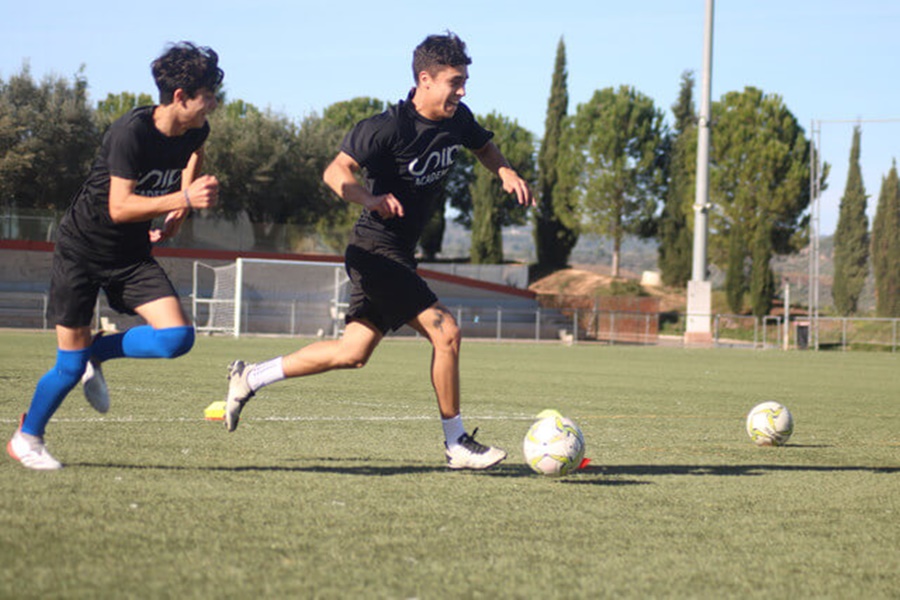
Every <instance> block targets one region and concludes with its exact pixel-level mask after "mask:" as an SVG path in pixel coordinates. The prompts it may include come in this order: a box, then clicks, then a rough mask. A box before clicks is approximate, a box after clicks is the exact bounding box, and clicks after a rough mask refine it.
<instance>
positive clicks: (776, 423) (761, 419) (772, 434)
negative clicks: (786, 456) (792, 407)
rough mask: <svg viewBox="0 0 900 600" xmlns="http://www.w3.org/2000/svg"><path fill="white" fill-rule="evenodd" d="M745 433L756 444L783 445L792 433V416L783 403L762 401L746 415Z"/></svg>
mask: <svg viewBox="0 0 900 600" xmlns="http://www.w3.org/2000/svg"><path fill="white" fill-rule="evenodd" d="M747 433H748V434H749V435H750V439H751V440H753V443H754V444H756V445H757V446H783V445H784V444H785V443H787V441H788V439H789V438H790V437H791V434H792V433H794V418H793V417H792V416H791V411H789V410H788V409H787V407H785V406H784V405H782V404H779V403H778V402H773V401H769V402H763V403H762V404H757V405H756V406H754V407H753V408H752V409H751V410H750V413H749V414H748V415H747Z"/></svg>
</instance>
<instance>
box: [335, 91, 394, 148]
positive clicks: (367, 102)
mask: <svg viewBox="0 0 900 600" xmlns="http://www.w3.org/2000/svg"><path fill="white" fill-rule="evenodd" d="M388 106H389V104H388V103H387V102H385V101H384V100H379V99H377V98H370V97H368V96H360V97H357V98H353V99H351V100H343V101H341V102H335V103H334V104H331V105H329V106H327V107H326V108H325V110H323V111H322V121H324V122H325V123H326V124H327V125H329V126H330V127H333V128H334V129H335V130H337V131H338V132H341V134H340V138H343V136H344V135H346V134H347V132H348V131H350V130H351V129H353V127H354V126H355V125H356V124H357V123H359V122H360V121H362V120H363V119H368V118H369V117H373V116H375V115H377V114H380V113H382V112H384V111H385V110H387V108H388ZM340 141H341V140H340V139H338V142H340ZM334 152H335V154H337V146H335V148H334Z"/></svg>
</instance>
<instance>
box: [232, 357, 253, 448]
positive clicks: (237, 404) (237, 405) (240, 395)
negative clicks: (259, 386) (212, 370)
mask: <svg viewBox="0 0 900 600" xmlns="http://www.w3.org/2000/svg"><path fill="white" fill-rule="evenodd" d="M252 366H253V365H252V364H245V363H244V361H242V360H235V361H233V362H232V363H231V364H230V365H228V395H227V396H226V397H225V429H227V430H228V431H234V430H235V429H237V426H238V422H239V421H240V420H241V411H242V410H243V409H244V405H245V404H246V403H247V401H248V400H250V398H252V397H253V390H251V389H250V384H249V383H247V374H248V373H249V372H250V367H252Z"/></svg>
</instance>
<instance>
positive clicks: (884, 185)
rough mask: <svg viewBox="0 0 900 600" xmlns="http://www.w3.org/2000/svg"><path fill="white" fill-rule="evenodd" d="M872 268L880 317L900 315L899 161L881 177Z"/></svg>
mask: <svg viewBox="0 0 900 600" xmlns="http://www.w3.org/2000/svg"><path fill="white" fill-rule="evenodd" d="M872 270H873V271H874V274H875V310H876V312H877V314H878V316H879V317H893V318H896V317H900V178H898V176H897V161H894V163H893V164H892V165H891V170H890V171H889V172H888V175H887V177H884V178H882V181H881V192H880V193H879V194H878V206H877V208H876V212H875V219H874V220H873V221H872Z"/></svg>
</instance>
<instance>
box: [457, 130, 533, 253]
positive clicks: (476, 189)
mask: <svg viewBox="0 0 900 600" xmlns="http://www.w3.org/2000/svg"><path fill="white" fill-rule="evenodd" d="M479 122H480V123H481V124H482V125H484V127H485V128H487V129H489V130H490V131H493V132H494V133H495V134H496V136H495V138H494V143H495V144H497V147H498V148H499V149H500V152H502V153H503V155H504V156H505V157H506V160H507V161H509V164H510V166H512V168H513V169H515V170H516V171H517V172H518V173H519V176H520V177H522V178H523V179H525V180H526V181H533V180H534V171H535V165H534V136H533V135H532V134H531V132H530V131H528V130H527V129H525V128H523V127H521V126H519V124H518V123H517V122H516V121H510V120H509V119H507V118H506V117H503V116H502V115H499V114H497V113H494V112H492V113H490V114H489V115H487V116H486V117H483V118H480V119H479ZM471 193H472V248H471V257H470V258H471V261H472V263H474V264H496V263H501V262H503V233H502V228H503V227H504V226H507V225H516V224H517V225H521V224H523V223H524V222H525V215H526V212H525V209H524V208H523V207H521V206H519V204H518V203H517V202H516V199H515V197H513V196H511V195H510V194H507V193H506V192H505V191H504V190H503V186H502V184H501V183H500V179H499V178H498V177H497V176H495V175H494V174H493V173H491V172H489V171H488V170H487V169H486V168H484V166H482V165H481V163H478V164H477V165H476V166H475V179H474V181H473V183H472V184H471Z"/></svg>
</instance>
